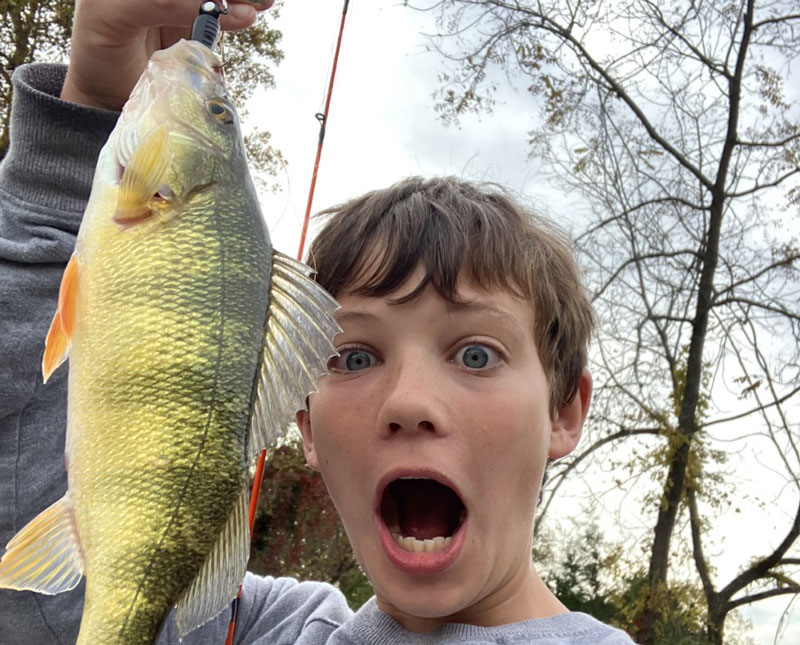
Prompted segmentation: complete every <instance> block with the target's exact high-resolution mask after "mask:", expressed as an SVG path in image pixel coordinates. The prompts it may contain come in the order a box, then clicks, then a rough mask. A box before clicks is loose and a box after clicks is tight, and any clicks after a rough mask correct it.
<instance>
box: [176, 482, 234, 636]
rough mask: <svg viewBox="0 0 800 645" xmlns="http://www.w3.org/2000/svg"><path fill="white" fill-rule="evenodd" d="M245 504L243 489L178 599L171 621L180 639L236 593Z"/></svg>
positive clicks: (228, 602)
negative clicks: (190, 581) (191, 579)
mask: <svg viewBox="0 0 800 645" xmlns="http://www.w3.org/2000/svg"><path fill="white" fill-rule="evenodd" d="M249 501H250V487H249V486H247V485H245V486H244V488H242V492H241V494H240V495H239V498H238V499H237V501H236V505H235V506H234V508H233V512H232V513H231V515H230V517H229V518H228V521H227V522H226V523H225V526H224V527H223V528H222V531H221V532H220V534H219V538H218V539H217V542H216V543H215V544H214V548H213V549H212V550H211V551H210V553H209V554H208V556H207V557H206V560H205V562H204V563H203V567H202V568H201V569H200V572H199V573H198V574H197V576H196V577H195V579H194V580H193V581H192V583H191V584H190V585H189V586H188V587H187V588H186V590H185V591H184V592H183V593H182V594H181V597H180V598H179V599H178V603H177V607H176V613H175V621H176V624H177V627H178V633H179V635H180V637H181V638H183V637H184V636H185V635H186V634H188V633H189V632H190V631H191V630H193V629H194V628H195V627H199V626H200V625H202V624H204V623H206V622H208V621H209V620H211V619H212V618H214V617H215V616H216V615H217V614H219V612H221V611H222V610H223V609H225V607H227V606H228V605H229V604H230V602H231V601H232V600H233V599H234V597H235V596H236V593H237V591H238V590H239V585H240V584H241V583H242V580H243V579H244V574H245V571H246V569H247V559H248V557H249V556H250V527H249V524H248V514H247V510H248V505H249Z"/></svg>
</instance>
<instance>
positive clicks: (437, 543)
mask: <svg viewBox="0 0 800 645" xmlns="http://www.w3.org/2000/svg"><path fill="white" fill-rule="evenodd" d="M392 537H393V538H394V541H395V542H397V545H398V546H399V547H400V548H401V549H403V550H404V551H409V552H410V553H436V552H437V551H442V550H443V549H446V548H447V547H448V546H450V543H451V542H452V541H453V538H452V537H442V536H441V535H439V536H437V537H435V538H431V539H428V540H418V539H417V538H415V537H413V536H411V535H407V536H405V537H403V536H402V535H400V534H399V533H392Z"/></svg>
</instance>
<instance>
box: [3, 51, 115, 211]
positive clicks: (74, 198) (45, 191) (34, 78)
mask: <svg viewBox="0 0 800 645" xmlns="http://www.w3.org/2000/svg"><path fill="white" fill-rule="evenodd" d="M66 72H67V67H66V65H56V64H46V63H34V64H28V65H22V66H20V67H19V68H17V69H16V70H15V71H14V75H13V77H12V83H13V86H14V96H13V100H12V108H11V122H10V139H11V140H10V145H9V149H8V153H7V154H6V157H5V159H4V160H3V164H2V169H1V170H0V172H2V174H3V178H2V183H3V188H4V189H5V190H6V191H8V192H9V193H10V194H12V195H13V196H15V197H17V198H19V199H20V200H22V201H25V202H28V203H30V204H38V205H40V206H41V207H43V208H46V209H54V210H57V211H61V212H65V213H72V214H77V215H78V217H80V215H81V214H82V213H83V210H84V208H85V206H86V201H87V200H88V198H89V193H90V192H91V188H92V180H93V178H94V170H95V165H96V164H97V157H98V155H99V154H100V149H101V148H102V147H103V144H105V142H106V140H107V139H108V135H109V134H110V133H111V130H112V129H113V128H114V125H115V124H116V122H117V119H118V118H119V112H112V111H109V110H102V109H98V108H90V107H87V106H84V105H77V104H75V103H69V102H67V101H62V100H61V99H60V98H58V97H59V95H60V93H61V87H62V86H63V84H64V77H65V76H66Z"/></svg>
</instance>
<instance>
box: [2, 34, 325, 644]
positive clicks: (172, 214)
mask: <svg viewBox="0 0 800 645" xmlns="http://www.w3.org/2000/svg"><path fill="white" fill-rule="evenodd" d="M309 273H310V269H308V268H307V267H306V266H305V265H302V264H300V263H298V262H295V261H294V260H292V259H290V258H288V257H286V256H284V255H282V254H280V253H278V252H276V251H274V250H273V249H272V246H271V244H270V240H269V234H268V232H267V230H266V227H265V225H264V223H263V220H262V217H261V211H260V209H259V206H258V202H257V200H256V196H255V191H254V189H253V186H252V182H251V180H250V176H249V173H248V170H247V162H246V158H245V153H244V146H243V142H242V137H241V133H240V130H239V122H238V117H237V114H236V109H235V107H234V105H233V103H232V102H231V99H230V97H229V96H228V95H227V92H226V89H225V85H224V82H223V79H222V76H221V74H220V72H219V61H218V60H217V59H216V56H215V55H214V54H213V53H212V52H211V51H210V50H209V49H207V48H206V47H204V46H203V45H201V44H199V43H196V42H190V41H181V42H179V43H177V44H176V45H174V46H172V47H171V48H169V49H167V50H164V51H161V52H157V53H155V54H154V55H153V58H152V60H151V61H150V64H149V66H148V68H147V70H146V71H145V73H144V75H143V76H142V78H141V80H140V81H139V83H138V85H137V86H136V88H135V89H134V91H133V93H132V95H131V98H130V100H129V101H128V103H127V104H126V106H125V108H124V110H123V113H122V116H121V117H120V120H119V122H118V124H117V126H116V128H115V129H114V131H113V133H112V134H111V137H110V139H109V141H108V143H107V144H106V146H105V147H104V148H103V151H102V152H101V154H100V159H99V161H98V165H97V171H96V174H95V179H94V185H93V188H92V193H91V197H90V200H89V204H88V206H87V209H86V213H85V215H84V219H83V223H82V225H81V229H80V232H79V234H78V239H77V243H76V247H75V252H74V254H73V256H72V259H71V260H70V262H69V265H68V266H67V269H66V271H65V273H64V277H63V279H62V284H61V291H60V293H59V300H58V311H57V312H56V314H55V317H54V319H53V322H52V325H51V328H50V332H49V334H48V337H47V342H46V348H45V353H44V359H43V364H42V368H43V372H44V378H45V380H47V378H48V377H49V376H50V374H51V373H52V372H53V371H54V370H55V369H56V368H57V367H58V365H60V363H61V362H63V361H64V360H65V359H66V357H67V353H69V361H70V372H69V409H68V428H67V439H66V442H67V443H66V461H67V470H68V480H69V489H68V491H67V493H66V495H65V496H64V497H63V498H62V499H61V500H59V501H58V502H56V503H55V504H53V505H52V506H51V507H50V508H48V509H46V510H44V511H43V512H42V513H41V514H40V515H39V516H38V517H36V518H35V519H34V520H33V521H31V522H30V523H29V524H28V525H27V526H25V527H24V528H23V529H22V530H21V531H20V532H19V533H18V534H17V535H16V536H15V537H14V538H13V539H12V540H11V542H9V544H8V545H7V547H6V551H5V553H4V555H3V558H2V561H0V587H7V588H13V589H21V590H33V591H38V592H41V593H48V594H55V593H59V592H62V591H66V590H68V589H71V588H73V587H75V586H76V585H77V584H78V582H79V580H80V578H81V576H82V575H86V600H85V606H84V612H83V619H82V622H81V629H80V635H79V637H78V643H79V644H83V645H86V644H90V643H91V644H92V645H97V644H98V643H102V644H107V643H120V644H122V643H124V644H128V643H143V644H144V643H152V642H153V641H154V640H155V638H156V635H157V633H158V630H159V628H160V626H161V624H162V622H163V620H164V618H165V616H166V615H167V613H168V612H169V611H170V609H171V608H172V607H174V606H176V605H177V615H176V618H177V622H178V627H179V629H180V631H181V633H182V634H186V633H188V632H189V631H190V630H191V629H193V628H194V627H196V626H198V625H200V624H202V623H204V622H206V621H208V620H210V619H211V618H213V617H214V616H215V615H216V614H218V613H219V612H220V611H221V610H222V609H223V608H224V607H225V606H227V604H228V603H229V602H230V601H231V600H232V599H233V597H234V596H235V595H236V591H237V588H238V585H239V583H240V582H241V580H242V578H243V576H244V572H245V566H246V563H247V557H248V553H249V542H250V537H249V531H248V526H247V507H248V502H249V484H248V479H249V469H250V466H251V465H252V463H253V461H254V459H255V458H256V457H257V456H258V454H259V453H260V451H261V449H262V448H264V447H266V446H268V445H269V444H271V443H272V442H273V440H274V439H275V438H276V437H277V436H279V435H280V434H281V433H282V432H283V431H284V430H285V429H286V428H287V427H288V425H289V424H290V423H291V421H292V419H293V418H294V411H295V410H296V409H300V408H302V407H303V406H304V402H305V398H306V396H307V395H308V393H309V392H310V391H311V390H312V389H313V387H314V384H315V381H316V379H317V377H318V376H319V375H321V374H323V373H324V372H325V370H326V363H327V360H328V358H329V357H330V356H331V355H333V354H334V353H335V352H334V349H333V346H332V344H331V339H332V338H333V336H334V335H335V333H336V332H337V331H338V326H337V325H336V323H335V320H334V318H333V311H334V309H335V308H336V304H335V302H334V301H333V299H332V298H331V297H330V296H329V295H328V294H327V293H326V292H324V291H323V290H322V289H321V288H320V287H318V286H317V285H316V284H315V283H314V282H313V281H311V280H310V278H308V274H309Z"/></svg>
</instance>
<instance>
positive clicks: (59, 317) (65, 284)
mask: <svg viewBox="0 0 800 645" xmlns="http://www.w3.org/2000/svg"><path fill="white" fill-rule="evenodd" d="M78 282H79V279H78V260H77V258H76V257H75V254H74V253H73V254H72V257H71V258H70V259H69V263H68V264H67V268H66V269H65V270H64V275H63V276H62V277H61V288H60V289H59V291H58V309H57V310H56V313H55V316H53V321H52V322H51V323H50V331H48V332H47V339H46V340H45V342H44V356H43V357H42V376H43V377H44V382H45V383H47V379H49V378H50V376H51V375H52V374H53V372H55V371H56V369H58V366H59V365H61V363H63V362H64V361H65V360H67V355H68V354H69V346H70V343H71V342H72V332H73V330H74V328H75V305H76V303H77V300H78Z"/></svg>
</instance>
